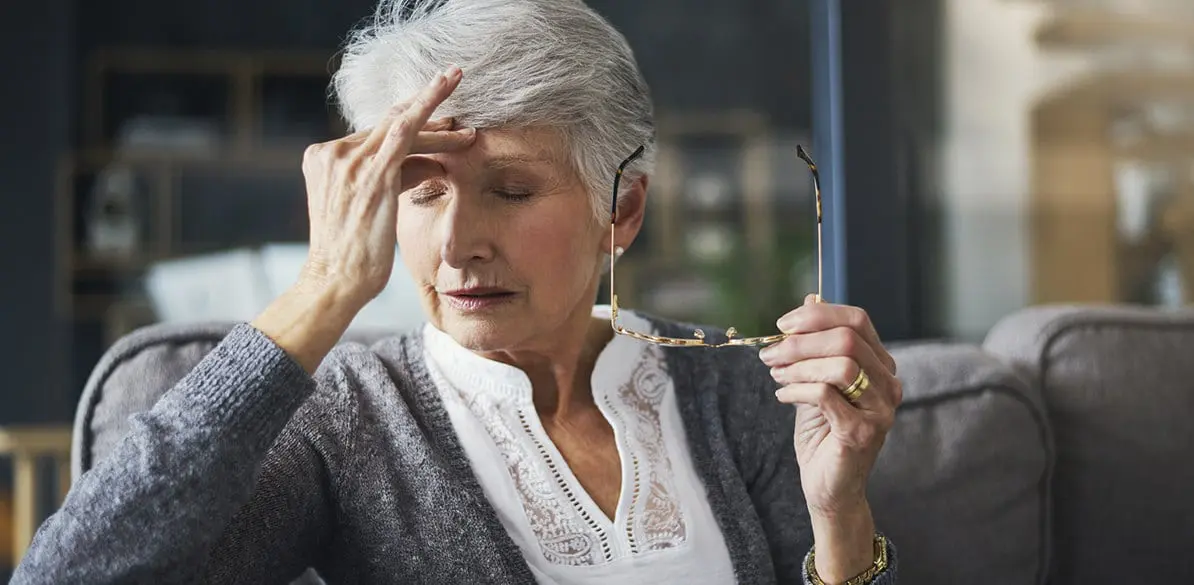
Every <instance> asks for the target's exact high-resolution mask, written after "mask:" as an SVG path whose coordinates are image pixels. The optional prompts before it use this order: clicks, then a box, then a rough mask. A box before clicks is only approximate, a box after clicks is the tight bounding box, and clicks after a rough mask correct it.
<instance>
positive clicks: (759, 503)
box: [740, 359, 897, 585]
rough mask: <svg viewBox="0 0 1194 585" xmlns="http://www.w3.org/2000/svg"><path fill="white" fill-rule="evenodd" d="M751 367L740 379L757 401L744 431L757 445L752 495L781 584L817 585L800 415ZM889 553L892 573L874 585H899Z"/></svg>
mask: <svg viewBox="0 0 1194 585" xmlns="http://www.w3.org/2000/svg"><path fill="white" fill-rule="evenodd" d="M746 362H747V364H748V367H749V369H750V371H749V372H743V373H742V378H740V379H743V380H752V381H753V383H752V384H751V386H753V388H751V389H750V390H749V392H750V393H751V396H752V400H757V402H756V403H755V404H754V408H753V410H754V412H755V416H753V417H749V418H748V419H747V420H749V423H750V429H749V430H745V429H744V433H749V435H750V436H752V437H754V440H755V442H754V443H753V445H752V448H751V449H750V452H751V456H750V457H749V458H748V459H750V460H752V461H753V462H754V463H755V465H754V467H753V470H754V473H753V474H751V476H750V477H747V478H746V479H747V490H748V491H749V493H750V497H751V500H752V501H753V503H754V507H755V510H756V511H757V512H758V514H759V519H760V520H761V521H762V523H763V530H764V532H765V533H766V535H767V541H768V542H767V544H768V547H769V548H770V550H771V558H772V559H773V562H774V564H775V575H776V580H777V582H778V583H780V584H795V583H804V584H806V585H812V581H811V580H810V579H809V576H808V575H807V574H806V573H805V570H804V561H805V559H806V557H807V556H808V553H809V551H811V550H812V546H813V533H812V523H811V521H810V519H809V514H808V505H807V503H806V502H805V499H804V490H803V488H802V486H801V485H800V469H799V466H798V463H797V462H796V446H795V430H796V409H795V407H793V406H791V405H788V404H784V403H782V402H780V401H779V400H777V399H776V398H775V390H776V389H778V387H777V385H776V384H775V382H774V381H773V380H772V379H771V376H770V374H769V373H768V371H767V369H766V367H765V366H762V365H761V362H759V361H758V360H757V359H753V360H746ZM887 551H888V568H887V570H885V571H884V572H883V573H881V574H880V575H878V576H877V577H876V578H875V579H874V580H872V581H871V583H872V584H873V585H895V584H896V572H897V571H896V557H895V547H894V545H892V544H891V542H890V540H889V541H888V549H887Z"/></svg>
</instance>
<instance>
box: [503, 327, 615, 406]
mask: <svg viewBox="0 0 1194 585" xmlns="http://www.w3.org/2000/svg"><path fill="white" fill-rule="evenodd" d="M547 338H548V339H549V340H550V343H547V344H545V345H544V346H542V347H536V348H533V349H527V350H514V351H500V352H493V353H489V354H486V355H485V357H487V358H489V359H493V360H496V361H500V362H503V363H506V364H509V365H512V366H514V367H517V368H518V369H520V370H522V371H523V372H525V373H526V375H527V378H528V379H529V380H530V382H531V388H532V392H533V401H534V403H535V410H536V411H538V413H539V417H540V418H541V419H545V420H547V419H551V420H557V421H566V420H568V419H570V418H571V417H573V416H575V415H580V414H584V413H588V412H591V410H592V409H593V408H595V406H596V404H595V403H594V401H593V391H592V384H591V380H592V376H593V369H594V368H595V367H596V365H597V358H598V356H600V355H601V351H602V350H603V349H605V346H606V345H607V344H608V343H609V341H610V340H611V339H612V338H613V330H612V329H610V327H609V322H608V321H605V320H602V319H597V318H594V317H593V315H592V308H591V307H582V308H580V309H579V310H578V311H576V312H575V313H574V314H573V315H570V316H569V318H568V319H567V320H566V321H565V322H564V323H563V324H562V325H561V327H560V328H559V329H558V330H557V331H553V332H552V333H551V334H550V335H549V336H547Z"/></svg>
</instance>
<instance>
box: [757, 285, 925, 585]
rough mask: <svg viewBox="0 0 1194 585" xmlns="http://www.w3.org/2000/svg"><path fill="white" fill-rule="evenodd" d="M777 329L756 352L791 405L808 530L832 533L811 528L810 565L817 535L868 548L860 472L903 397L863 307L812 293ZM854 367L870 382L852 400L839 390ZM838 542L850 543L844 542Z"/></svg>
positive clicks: (866, 511)
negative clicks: (777, 335)
mask: <svg viewBox="0 0 1194 585" xmlns="http://www.w3.org/2000/svg"><path fill="white" fill-rule="evenodd" d="M779 328H780V330H781V331H783V332H784V333H787V334H789V336H788V337H787V338H786V339H784V340H783V341H780V342H778V343H776V344H774V345H772V346H769V347H767V348H765V349H763V350H762V352H760V355H759V357H760V358H761V359H762V360H763V363H765V364H767V365H768V366H770V367H771V376H772V377H773V378H775V380H776V381H777V382H779V383H780V384H781V385H782V386H783V387H782V388H781V389H780V390H779V391H778V392H776V397H777V398H778V399H779V400H780V401H782V402H785V403H788V404H796V405H798V408H797V411H796V436H795V444H796V458H797V461H799V463H800V480H801V485H802V487H803V489H804V495H805V500H806V501H807V503H808V508H809V513H810V515H811V516H812V520H813V529H814V532H828V533H832V534H816V535H815V536H816V537H817V538H818V543H817V551H818V558H817V564H818V566H820V565H821V562H822V558H821V557H822V556H823V555H822V545H829V544H830V543H825V542H821V541H822V540H823V539H834V540H840V539H842V538H844V539H845V540H852V541H856V542H862V543H864V548H863V549H862V550H861V551H858V553H859V554H863V553H866V554H868V555H869V550H870V549H868V548H865V545H866V544H869V543H870V541H871V538H872V536H873V520H872V518H871V514H870V507H869V506H868V504H867V499H866V487H867V479H868V477H869V476H870V472H871V468H872V467H873V466H874V464H875V460H876V458H878V456H879V451H880V449H881V448H882V447H883V442H884V440H885V438H886V437H887V431H888V430H889V429H890V428H891V425H892V422H893V421H894V418H895V409H896V407H897V406H898V405H899V404H900V401H901V400H902V399H903V388H902V387H901V385H900V381H899V380H898V379H897V378H896V364H895V360H894V359H892V357H891V354H889V353H887V350H886V349H884V347H883V344H882V343H880V341H879V336H878V334H877V333H876V332H875V328H874V326H873V325H872V324H871V320H870V317H869V316H867V314H866V312H865V311H863V310H862V309H860V308H857V307H850V306H844V305H833V304H829V303H823V302H817V300H816V295H809V296H808V297H807V298H806V299H805V302H804V305H803V306H801V307H798V308H797V309H795V310H793V311H792V312H790V313H788V314H786V315H784V316H783V317H782V318H780V320H779ZM860 369H861V370H862V371H864V372H866V375H867V377H868V378H869V379H870V387H869V388H868V389H867V390H865V391H864V392H863V393H862V395H861V396H859V397H858V398H857V400H856V401H855V402H854V403H851V402H850V401H848V400H846V398H845V396H844V395H843V393H842V392H843V391H844V390H845V389H846V388H848V387H849V386H850V384H852V383H853V382H854V380H855V379H856V378H857V377H858V375H859V374H858V373H859V371H860ZM846 525H854V526H855V527H857V528H858V529H857V530H850V529H849V526H846ZM863 526H868V527H869V528H868V529H866V532H868V533H867V534H854V533H856V532H860V531H862V530H864V529H863V528H862V527H863ZM819 527H826V528H825V529H824V530H819ZM862 539H865V540H862ZM839 544H840V545H842V546H846V547H848V548H851V549H855V550H857V547H855V546H851V545H848V543H846V542H840V543H839ZM835 548H836V547H835ZM847 556H851V555H847ZM826 560H828V559H826ZM849 564H854V563H849ZM863 568H864V569H865V566H864V567H863ZM849 576H851V575H847V576H846V578H849ZM825 577H827V576H826V575H822V578H825Z"/></svg>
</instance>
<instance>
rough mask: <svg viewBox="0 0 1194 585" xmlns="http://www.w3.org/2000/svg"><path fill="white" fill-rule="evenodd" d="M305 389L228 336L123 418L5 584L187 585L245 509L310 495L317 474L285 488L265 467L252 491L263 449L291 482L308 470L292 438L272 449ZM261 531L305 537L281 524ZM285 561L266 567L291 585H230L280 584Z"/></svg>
mask: <svg viewBox="0 0 1194 585" xmlns="http://www.w3.org/2000/svg"><path fill="white" fill-rule="evenodd" d="M315 386H316V385H315V382H314V380H313V379H312V377H311V376H309V375H307V373H306V372H305V371H303V369H302V368H301V367H300V366H299V365H298V364H297V363H296V362H295V361H294V360H292V359H291V358H290V357H289V356H288V355H287V354H286V353H285V352H284V351H283V350H282V349H281V348H279V347H278V346H277V345H276V344H274V343H273V342H272V341H271V340H270V339H269V338H267V337H266V336H265V335H264V334H262V333H261V332H259V331H257V330H256V329H254V328H252V327H251V326H249V325H247V324H242V325H239V326H237V327H236V328H235V329H233V331H231V332H230V333H229V334H228V336H227V337H225V338H224V340H222V341H221V342H220V344H218V345H217V346H216V347H215V348H214V349H213V350H212V351H211V352H210V353H209V354H208V355H207V356H206V357H205V358H204V359H203V360H202V361H201V362H200V363H199V364H198V365H197V366H196V367H195V368H194V369H193V370H192V371H191V372H189V373H188V374H187V375H186V376H184V377H183V379H182V380H180V381H179V382H178V384H177V385H176V386H175V387H174V388H172V389H171V390H170V391H168V392H167V393H165V394H164V395H163V396H162V398H161V399H160V400H159V401H158V402H157V404H156V405H155V406H154V407H153V408H152V409H151V410H149V411H148V412H145V413H141V414H138V415H134V416H133V417H131V419H130V422H131V429H130V431H129V433H128V434H127V435H126V436H125V437H124V438H123V439H122V440H121V442H120V443H119V444H118V445H117V446H116V448H115V449H114V450H113V451H112V453H110V454H109V455H108V456H107V457H105V458H104V459H103V460H102V461H100V462H98V464H97V465H96V466H95V467H94V468H92V469H91V470H90V471H88V472H87V473H85V474H83V475H82V476H81V477H79V479H78V481H77V483H76V484H75V485H74V487H73V488H72V489H71V491H70V493H69V494H68V495H67V497H66V500H65V502H64V503H63V505H62V507H61V508H60V509H59V510H58V511H57V512H56V513H55V514H54V515H53V516H51V517H50V518H49V519H48V520H46V522H45V523H44V524H42V526H41V527H40V528H39V529H38V531H37V534H36V535H35V537H34V539H33V543H32V544H31V546H30V548H29V550H28V552H27V554H26V556H25V557H24V558H23V559H22V561H21V563H20V565H19V566H18V567H17V570H16V573H15V574H14V576H13V583H16V584H21V585H25V584H33V583H84V582H86V583H149V582H152V583H181V582H191V581H193V580H194V579H195V575H196V574H197V573H198V572H200V571H201V570H202V567H204V566H206V565H207V564H208V560H209V557H210V555H211V554H212V553H213V551H217V550H222V551H227V550H229V549H230V548H231V547H228V546H227V545H223V546H219V547H218V546H217V545H220V544H221V543H225V542H227V541H226V540H223V539H222V537H223V536H224V535H225V534H226V533H227V532H228V531H229V530H230V527H231V528H232V529H234V528H236V527H237V526H243V524H244V522H243V520H244V513H243V512H241V511H242V509H243V508H245V507H246V504H247V503H249V502H250V500H254V501H257V500H259V499H260V498H272V499H274V500H275V501H276V502H284V503H285V504H286V505H289V504H294V505H296V506H298V507H299V508H300V509H301V508H302V506H309V505H310V504H302V503H295V502H293V501H291V500H292V499H295V498H298V499H303V498H305V497H306V496H304V495H303V494H301V493H298V492H297V491H296V490H298V489H300V488H298V487H295V486H294V485H292V486H290V487H286V484H288V483H289V484H297V485H308V486H311V485H313V486H320V485H322V484H320V483H319V482H318V479H317V475H313V476H310V477H308V478H306V479H307V481H304V482H295V481H294V478H292V477H287V476H286V475H285V474H280V473H277V469H276V468H275V469H271V468H270V467H268V466H265V467H264V469H265V475H264V479H263V483H262V488H263V489H257V490H255V485H256V484H257V482H258V479H259V477H261V476H262V470H263V462H264V461H265V459H266V456H267V454H268V453H271V447H274V449H273V451H272V452H273V453H276V454H283V455H285V456H286V457H288V458H290V459H293V460H294V461H296V462H298V464H297V465H296V466H295V467H293V468H292V469H291V471H290V473H300V474H301V473H308V472H311V473H314V472H315V471H316V470H315V468H316V467H317V465H318V462H317V460H316V459H315V457H314V455H313V453H312V452H311V450H310V448H309V445H307V444H306V443H304V442H303V441H301V440H298V439H297V438H296V437H291V438H290V439H289V440H283V441H278V439H279V435H280V434H282V431H283V428H284V427H286V425H287V422H288V421H289V420H290V419H291V417H292V415H294V413H295V411H296V410H297V409H298V408H299V406H300V405H301V404H302V403H303V402H304V401H305V400H306V399H307V397H308V396H309V395H310V394H311V393H312V392H313V391H314V389H315ZM275 442H277V445H276V447H275ZM311 480H315V481H311ZM263 490H264V491H263ZM238 513H239V514H238ZM263 516H264V519H266V520H269V519H279V520H280V519H284V518H299V519H301V518H303V517H304V516H305V515H304V514H283V513H279V512H277V511H275V512H273V513H272V514H271V513H270V512H268V511H265V513H264V514H263ZM313 517H314V518H318V516H317V515H315V516H313ZM238 519H240V522H238V521H237V520H238ZM270 529H271V532H272V534H274V535H280V534H286V533H287V532H288V531H291V530H294V529H297V530H295V531H297V532H304V531H305V528H304V527H303V526H288V525H286V524H284V523H283V524H279V525H273V526H271V527H270ZM285 540H286V539H279V541H280V542H279V546H282V545H284V544H285ZM259 552H260V551H259ZM218 562H219V561H218V560H217V563H218ZM287 562H288V560H287V559H286V558H279V559H277V560H276V561H275V566H274V567H272V568H273V569H277V570H279V571H281V570H284V569H285V570H286V571H287V572H289V571H291V570H294V571H296V572H295V573H294V574H293V575H286V574H274V575H271V576H268V577H267V576H266V575H252V576H249V575H245V574H241V575H239V576H238V577H237V579H238V580H243V579H245V578H248V579H249V580H250V581H253V582H263V581H262V580H263V579H272V580H277V581H281V582H285V581H286V580H287V579H286V577H293V576H296V575H297V574H299V573H301V572H302V570H303V568H305V566H303V567H298V566H291V567H283V566H281V565H283V564H285V563H287Z"/></svg>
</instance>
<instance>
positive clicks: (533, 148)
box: [432, 128, 571, 172]
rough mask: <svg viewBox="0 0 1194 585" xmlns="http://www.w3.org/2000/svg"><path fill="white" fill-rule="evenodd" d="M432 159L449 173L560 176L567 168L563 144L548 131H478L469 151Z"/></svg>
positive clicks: (442, 155) (498, 129)
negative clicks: (527, 170) (528, 171)
mask: <svg viewBox="0 0 1194 585" xmlns="http://www.w3.org/2000/svg"><path fill="white" fill-rule="evenodd" d="M432 158H434V159H435V160H437V161H438V162H440V163H441V164H443V165H444V166H445V167H446V169H447V170H448V171H449V172H451V171H453V170H454V169H459V168H461V167H467V168H468V169H469V170H479V171H500V170H506V169H511V168H520V167H534V168H539V169H542V168H545V167H551V168H553V169H554V170H556V171H557V172H563V171H566V170H567V169H569V168H570V167H571V165H570V164H569V157H568V153H567V148H566V147H565V145H564V140H563V139H562V138H561V137H560V135H559V132H557V131H554V130H552V129H550V128H485V129H480V130H478V131H477V139H476V141H474V142H473V144H472V146H470V147H469V148H467V149H465V150H461V151H458V152H450V153H441V154H437V155H434V156H433V157H432Z"/></svg>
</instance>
